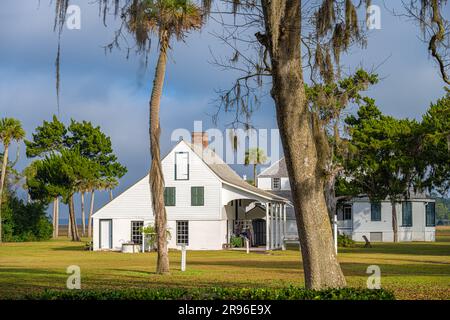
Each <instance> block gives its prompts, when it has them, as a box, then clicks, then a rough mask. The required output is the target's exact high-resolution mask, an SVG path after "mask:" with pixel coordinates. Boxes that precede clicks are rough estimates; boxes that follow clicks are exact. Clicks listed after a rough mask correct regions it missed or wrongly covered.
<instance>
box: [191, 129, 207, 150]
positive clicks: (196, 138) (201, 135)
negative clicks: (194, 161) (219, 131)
mask: <svg viewBox="0 0 450 320" xmlns="http://www.w3.org/2000/svg"><path fill="white" fill-rule="evenodd" d="M192 144H193V145H194V147H195V146H202V148H203V149H206V148H208V133H207V132H192Z"/></svg>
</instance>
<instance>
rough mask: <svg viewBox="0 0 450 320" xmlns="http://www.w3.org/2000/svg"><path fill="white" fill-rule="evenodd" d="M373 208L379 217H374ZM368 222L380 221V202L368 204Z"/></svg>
mask: <svg viewBox="0 0 450 320" xmlns="http://www.w3.org/2000/svg"><path fill="white" fill-rule="evenodd" d="M374 207H377V208H378V214H379V216H377V217H375V216H374ZM370 221H374V222H379V221H381V202H380V201H374V202H370Z"/></svg>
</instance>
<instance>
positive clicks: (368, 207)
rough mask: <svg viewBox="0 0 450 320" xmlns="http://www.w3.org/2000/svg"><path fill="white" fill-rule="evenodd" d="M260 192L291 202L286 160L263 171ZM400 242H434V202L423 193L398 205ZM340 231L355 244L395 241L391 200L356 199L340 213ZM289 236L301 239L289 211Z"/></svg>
mask: <svg viewBox="0 0 450 320" xmlns="http://www.w3.org/2000/svg"><path fill="white" fill-rule="evenodd" d="M257 181H258V183H257V186H258V188H260V189H263V190H266V191H270V192H271V193H274V194H276V195H278V196H281V197H283V198H286V199H289V200H290V201H292V196H291V191H290V185H289V178H288V174H287V169H286V163H285V161H284V158H282V159H281V160H280V161H278V162H276V163H274V164H273V165H272V166H270V167H269V168H267V169H265V170H263V171H262V172H261V173H260V174H259V175H258V178H257ZM396 210H397V223H398V238H399V241H435V216H436V214H435V200H434V199H431V198H430V197H427V196H426V195H424V194H417V193H411V195H410V197H409V198H408V199H405V200H404V201H402V202H401V203H398V204H397V207H396ZM337 220H338V232H339V233H340V234H347V235H348V236H350V237H351V238H352V239H353V240H355V241H364V239H363V236H366V237H367V239H369V240H370V241H374V242H376V241H384V242H390V241H393V238H394V237H393V231H392V206H391V204H390V202H389V201H381V202H378V203H371V201H370V200H369V198H367V197H355V198H353V199H351V200H350V201H348V202H346V203H342V204H341V205H340V206H339V208H338V210H337ZM286 225H287V227H286V230H287V231H286V236H287V237H288V238H294V239H298V232H297V228H296V225H295V215H294V210H293V208H292V207H289V208H288V209H287V222H286Z"/></svg>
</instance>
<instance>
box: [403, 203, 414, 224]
mask: <svg viewBox="0 0 450 320" xmlns="http://www.w3.org/2000/svg"><path fill="white" fill-rule="evenodd" d="M412 225H413V220H412V202H411V201H404V202H402V227H412Z"/></svg>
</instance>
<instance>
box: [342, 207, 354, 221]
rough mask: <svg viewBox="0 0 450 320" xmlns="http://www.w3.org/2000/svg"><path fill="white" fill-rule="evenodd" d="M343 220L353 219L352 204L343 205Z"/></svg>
mask: <svg viewBox="0 0 450 320" xmlns="http://www.w3.org/2000/svg"><path fill="white" fill-rule="evenodd" d="M342 213H343V220H352V205H351V204H344V206H343V207H342Z"/></svg>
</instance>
